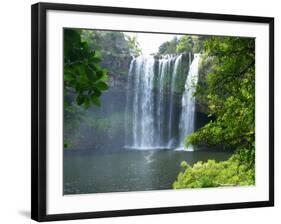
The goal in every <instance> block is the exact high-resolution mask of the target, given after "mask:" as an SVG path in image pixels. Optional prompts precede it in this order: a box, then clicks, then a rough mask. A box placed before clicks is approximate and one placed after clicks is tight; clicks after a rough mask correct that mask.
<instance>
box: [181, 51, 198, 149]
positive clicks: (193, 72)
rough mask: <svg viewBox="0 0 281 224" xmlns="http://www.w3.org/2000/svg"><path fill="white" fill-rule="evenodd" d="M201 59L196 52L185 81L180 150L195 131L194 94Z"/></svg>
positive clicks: (191, 147)
mask: <svg viewBox="0 0 281 224" xmlns="http://www.w3.org/2000/svg"><path fill="white" fill-rule="evenodd" d="M199 61H200V54H195V55H194V59H193V61H192V63H191V65H190V68H189V73H188V76H187V78H186V82H185V90H184V93H183V95H182V112H181V118H180V122H179V130H180V134H179V138H180V147H179V148H178V149H179V150H181V149H182V150H184V144H183V143H184V138H185V137H186V136H188V135H190V134H191V133H192V132H194V120H195V119H194V115H195V99H194V97H193V94H194V92H195V86H196V85H197V82H198V68H199ZM187 150H188V151H193V146H191V145H190V146H189V147H188V149H187Z"/></svg>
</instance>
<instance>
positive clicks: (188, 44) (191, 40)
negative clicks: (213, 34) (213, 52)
mask: <svg viewBox="0 0 281 224" xmlns="http://www.w3.org/2000/svg"><path fill="white" fill-rule="evenodd" d="M208 38H209V37H208V36H192V35H184V36H182V37H181V38H180V39H179V42H178V45H177V53H184V52H191V53H193V54H194V53H200V52H202V51H203V50H204V43H205V40H207V39H208Z"/></svg>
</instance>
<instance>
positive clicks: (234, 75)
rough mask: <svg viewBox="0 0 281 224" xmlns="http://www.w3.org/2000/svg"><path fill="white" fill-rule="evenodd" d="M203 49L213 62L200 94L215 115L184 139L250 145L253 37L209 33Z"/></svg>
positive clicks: (240, 145)
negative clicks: (210, 36) (223, 35)
mask: <svg viewBox="0 0 281 224" xmlns="http://www.w3.org/2000/svg"><path fill="white" fill-rule="evenodd" d="M206 53H207V55H208V57H212V63H213V64H214V66H213V67H212V69H211V71H210V72H209V73H208V75H207V77H206V83H207V85H205V86H204V87H205V88H204V89H203V90H202V89H201V93H200V94H201V95H202V94H203V95H205V96H206V99H207V101H208V102H207V103H208V107H209V115H210V116H214V117H216V119H215V120H214V121H210V122H209V123H208V124H206V125H205V126H204V127H203V128H201V129H199V130H198V131H196V132H195V133H193V134H192V135H191V136H188V137H187V138H186V141H185V143H186V145H188V144H202V143H206V144H208V145H217V144H223V145H231V146H235V147H238V146H239V147H245V148H250V147H251V146H252V144H253V142H254V130H255V120H254V116H255V41H254V39H252V38H239V37H213V38H212V39H211V40H209V41H207V42H206ZM197 94H198V93H197Z"/></svg>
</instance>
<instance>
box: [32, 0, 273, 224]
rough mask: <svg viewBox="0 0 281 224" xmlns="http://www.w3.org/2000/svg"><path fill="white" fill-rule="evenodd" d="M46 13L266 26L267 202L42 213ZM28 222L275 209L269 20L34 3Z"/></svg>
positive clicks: (208, 14) (44, 189)
mask: <svg viewBox="0 0 281 224" xmlns="http://www.w3.org/2000/svg"><path fill="white" fill-rule="evenodd" d="M48 10H63V11H75V12H100V13H111V14H124V15H140V16H155V17H159V16H161V17H177V18H191V19H204V20H216V21H230V22H231V21H234V22H253V23H263V24H268V25H269V34H268V35H269V133H268V134H269V183H268V186H269V200H267V201H255V202H243V203H226V204H208V205H196V206H177V207H159V208H145V209H142V208H140V209H130V210H114V211H101V212H83V213H69V214H52V215H48V214H46V175H47V173H46V143H47V141H46V128H47V120H46V115H47V114H46V109H47V105H46V95H47V94H46V69H47V68H46V38H47V33H46V18H47V17H46V13H47V11H48ZM31 26H32V30H31V36H32V38H31V39H32V40H31V41H32V47H31V59H32V64H31V73H32V74H31V77H32V78H31V81H32V83H31V86H32V89H31V93H32V94H31V95H32V99H31V102H32V105H31V118H32V119H31V121H32V123H31V127H32V134H31V137H32V140H31V143H32V144H31V147H32V148H31V161H32V164H31V218H32V219H34V220H36V221H55V220H70V219H85V218H101V217H115V216H132V215H147V214H162V213H177V212H192V211H206V210H222V209H237V208H254V207H267V206H274V18H270V17H254V16H240V15H224V14H210V13H195V12H183V11H163V10H151V9H137V8H119V7H103V6H89V5H73V4H56V3H37V4H34V5H32V17H31Z"/></svg>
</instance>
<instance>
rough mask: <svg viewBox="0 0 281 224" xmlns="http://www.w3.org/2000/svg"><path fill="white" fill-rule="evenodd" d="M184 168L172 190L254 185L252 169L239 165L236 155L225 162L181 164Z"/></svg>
mask: <svg viewBox="0 0 281 224" xmlns="http://www.w3.org/2000/svg"><path fill="white" fill-rule="evenodd" d="M181 166H182V167H183V168H184V171H183V172H180V173H179V175H178V177H177V180H176V181H175V182H174V184H173V188H174V189H181V188H204V187H223V186H248V185H254V184H255V171H254V168H248V167H247V165H244V164H243V163H241V161H240V160H239V159H238V158H237V156H236V155H234V156H232V157H231V158H230V159H228V160H227V161H223V162H216V161H214V160H208V161H207V162H202V161H199V162H197V163H195V164H194V165H193V166H190V165H188V164H187V163H186V162H182V164H181Z"/></svg>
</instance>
